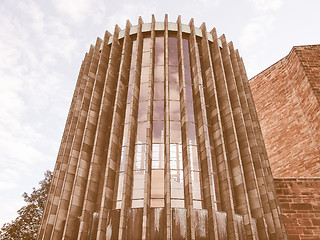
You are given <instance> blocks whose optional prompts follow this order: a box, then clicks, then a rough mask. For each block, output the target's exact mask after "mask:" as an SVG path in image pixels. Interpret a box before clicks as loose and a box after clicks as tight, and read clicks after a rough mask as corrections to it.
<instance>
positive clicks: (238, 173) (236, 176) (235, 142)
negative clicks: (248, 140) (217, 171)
mask: <svg viewBox="0 0 320 240" xmlns="http://www.w3.org/2000/svg"><path fill="white" fill-rule="evenodd" d="M220 38H223V36H222V37H220ZM219 41H220V42H222V41H221V39H219ZM219 51H220V57H221V61H222V71H223V73H224V79H223V83H221V82H220V84H223V88H224V89H223V91H225V94H224V96H221V97H222V98H223V101H226V103H227V104H228V107H227V111H225V112H224V114H223V115H222V116H223V119H224V120H225V124H224V125H223V128H224V129H223V130H224V131H225V132H226V133H227V134H226V135H225V136H226V140H227V143H226V148H227V151H228V158H229V164H230V165H229V166H230V170H231V175H232V180H233V190H234V192H235V195H234V196H235V201H236V204H235V206H236V211H237V212H238V213H239V214H241V215H243V217H244V226H245V231H246V235H247V236H249V237H251V238H253V239H254V236H253V235H254V231H253V224H252V217H251V211H250V204H249V197H248V192H247V187H246V181H245V174H244V166H243V165H242V161H243V159H242V155H241V151H240V145H239V136H238V134H237V126H236V123H237V122H238V121H239V120H238V116H239V114H238V115H237V113H238V112H240V109H239V107H238V106H237V105H239V103H238V102H237V101H236V93H235V89H234V86H232V80H233V72H232V69H230V64H229V62H227V60H226V58H227V54H228V49H227V48H226V47H225V46H222V48H221V49H219ZM217 80H218V81H219V80H220V81H221V80H222V79H219V78H217ZM217 85H218V84H217ZM218 92H220V91H218ZM218 96H219V95H218ZM253 180H254V179H253Z"/></svg>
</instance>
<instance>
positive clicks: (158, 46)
mask: <svg viewBox="0 0 320 240" xmlns="http://www.w3.org/2000/svg"><path fill="white" fill-rule="evenodd" d="M155 65H164V37H156V40H155Z"/></svg>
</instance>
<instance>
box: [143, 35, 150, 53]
mask: <svg viewBox="0 0 320 240" xmlns="http://www.w3.org/2000/svg"><path fill="white" fill-rule="evenodd" d="M150 43H151V38H144V39H143V50H142V51H143V52H148V51H150Z"/></svg>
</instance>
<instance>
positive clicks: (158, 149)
mask: <svg viewBox="0 0 320 240" xmlns="http://www.w3.org/2000/svg"><path fill="white" fill-rule="evenodd" d="M158 168H164V144H159V143H153V144H152V169H158Z"/></svg>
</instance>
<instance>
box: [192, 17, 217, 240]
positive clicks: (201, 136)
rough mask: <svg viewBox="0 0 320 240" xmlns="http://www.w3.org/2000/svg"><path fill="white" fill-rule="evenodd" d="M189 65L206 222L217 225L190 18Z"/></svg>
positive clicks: (215, 235)
mask: <svg viewBox="0 0 320 240" xmlns="http://www.w3.org/2000/svg"><path fill="white" fill-rule="evenodd" d="M189 26H190V30H191V34H190V65H191V74H192V83H193V95H194V106H195V107H194V109H195V115H196V116H195V122H196V126H197V131H196V133H197V144H198V156H199V161H200V172H201V176H202V188H203V189H202V192H203V201H204V206H205V208H206V209H207V210H208V222H209V226H214V225H217V224H216V223H217V220H216V216H215V212H216V210H215V206H216V203H215V186H214V182H213V179H214V176H212V175H213V174H214V172H213V169H212V167H213V166H212V157H211V152H210V143H209V139H208V136H209V134H208V129H207V124H206V116H207V115H206V105H205V97H204V92H203V82H202V76H201V71H200V70H201V66H199V63H200V56H199V54H198V52H197V40H196V35H195V26H194V21H193V19H191V21H190V23H189ZM209 236H210V238H212V239H213V238H217V231H214V228H212V227H210V228H209Z"/></svg>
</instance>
